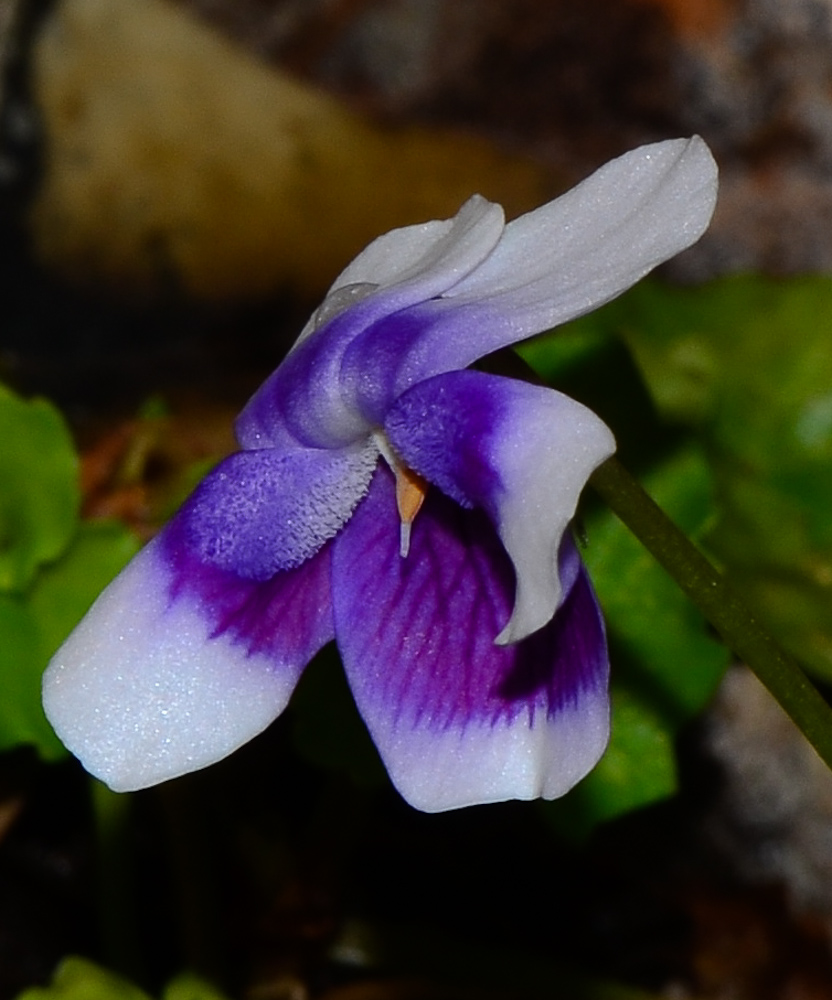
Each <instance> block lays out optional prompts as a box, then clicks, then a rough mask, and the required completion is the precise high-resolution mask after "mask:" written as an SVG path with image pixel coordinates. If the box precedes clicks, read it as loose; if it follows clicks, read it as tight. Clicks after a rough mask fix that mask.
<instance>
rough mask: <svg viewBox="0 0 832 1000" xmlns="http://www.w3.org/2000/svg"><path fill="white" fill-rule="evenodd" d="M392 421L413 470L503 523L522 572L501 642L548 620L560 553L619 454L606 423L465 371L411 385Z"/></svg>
mask: <svg viewBox="0 0 832 1000" xmlns="http://www.w3.org/2000/svg"><path fill="white" fill-rule="evenodd" d="M384 427H385V433H386V435H387V438H388V440H389V441H390V443H391V444H392V446H393V448H394V449H395V451H396V452H397V453H398V454H399V455H400V456H401V458H402V459H403V460H404V462H405V463H406V464H407V465H408V466H410V467H411V468H412V469H414V470H415V471H416V472H418V473H419V475H420V476H422V477H423V478H424V479H427V480H428V481H429V482H430V483H432V484H434V485H435V486H437V487H438V488H439V489H440V490H442V491H443V492H444V493H445V494H447V495H448V496H450V497H452V498H453V499H454V500H456V501H457V502H458V503H461V504H463V505H464V506H468V507H480V508H482V509H483V510H485V511H486V513H487V514H488V515H489V517H490V518H491V520H492V521H493V523H494V525H495V527H496V528H497V531H498V533H499V535H500V539H501V540H502V543H503V545H504V546H505V549H506V551H507V552H508V554H509V556H510V557H511V560H512V562H513V563H514V568H515V571H516V576H517V589H516V596H515V600H514V610H513V612H512V614H511V618H510V619H509V620H508V622H507V623H506V622H501V623H500V628H501V629H502V631H501V632H500V635H499V636H498V637H497V642H499V643H510V642H517V641H518V640H521V639H524V638H525V637H526V636H528V635H530V634H531V633H532V632H534V631H536V630H537V629H539V628H541V627H542V626H544V625H545V624H546V623H547V622H548V621H550V619H551V618H552V615H553V614H554V613H555V609H556V608H557V606H558V604H559V602H560V600H561V580H560V573H559V570H558V551H559V549H560V545H561V539H562V538H563V535H564V532H565V531H566V529H567V526H568V524H569V522H570V521H571V520H572V518H573V517H574V516H575V508H576V507H577V503H578V497H579V496H580V493H581V490H582V489H583V488H584V486H585V484H586V481H587V479H588V478H589V475H590V473H591V472H592V471H593V469H595V468H596V467H597V466H598V465H600V464H601V462H603V461H604V460H605V459H606V458H609V456H610V455H612V453H613V452H614V451H615V439H614V438H613V436H612V432H611V431H610V430H609V428H608V427H607V426H606V424H605V423H604V422H603V421H602V420H601V419H600V418H599V417H597V416H596V415H595V414H594V413H593V412H592V411H591V410H589V409H587V407H585V406H583V405H582V404H581V403H578V402H576V401H575V400H574V399H570V398H569V397H568V396H565V395H563V394H562V393H559V392H556V391H555V390H554V389H545V388H542V387H540V386H535V385H529V384H527V383H525V382H518V381H515V380H514V379H507V378H501V377H499V376H496V375H487V374H485V373H483V372H477V371H470V370H466V371H461V372H449V373H447V374H445V375H437V376H434V377H433V378H430V379H427V380H425V381H424V382H421V383H419V384H418V385H416V386H414V387H413V388H412V389H410V390H408V391H407V392H406V393H404V395H402V396H401V397H400V398H399V399H398V400H397V401H396V403H395V404H394V406H393V408H392V409H391V410H390V412H389V413H388V415H387V420H386V421H385V425H384ZM420 517H421V515H420V516H419V517H417V520H416V523H415V524H414V526H413V533H414V535H415V534H416V533H417V532H418V531H419V530H420V529H421V524H420V519H419V518H420ZM503 626H504V627H503ZM498 631H499V630H498Z"/></svg>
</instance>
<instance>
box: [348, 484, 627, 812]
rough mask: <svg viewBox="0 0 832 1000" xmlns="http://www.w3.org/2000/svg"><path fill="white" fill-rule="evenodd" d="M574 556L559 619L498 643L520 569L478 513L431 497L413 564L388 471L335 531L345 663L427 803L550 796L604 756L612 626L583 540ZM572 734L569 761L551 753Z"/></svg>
mask: <svg viewBox="0 0 832 1000" xmlns="http://www.w3.org/2000/svg"><path fill="white" fill-rule="evenodd" d="M563 560H564V577H565V578H566V579H565V582H567V583H569V582H571V589H569V592H568V595H567V597H566V599H565V601H564V604H563V605H562V607H561V609H560V611H559V612H558V614H557V616H556V618H555V619H554V621H553V622H552V623H551V624H550V625H549V626H547V627H546V628H544V629H541V630H540V631H539V632H537V633H536V634H535V635H533V636H531V637H530V638H528V639H526V640H524V641H522V642H519V643H516V644H514V645H512V646H497V645H495V644H494V636H495V635H496V633H497V632H498V631H499V630H500V628H501V627H502V625H503V624H504V623H505V620H506V618H507V617H508V615H509V613H510V610H511V603H512V597H513V592H514V576H513V572H512V567H511V563H510V562H509V560H508V558H507V557H506V555H505V553H504V551H503V549H502V546H501V545H500V543H499V540H498V539H497V536H496V534H495V533H494V530H493V528H492V527H491V525H490V523H489V521H488V519H487V518H486V517H485V516H484V515H483V514H482V513H480V512H479V511H475V510H465V509H463V508H461V507H459V506H458V505H456V504H455V503H454V502H453V501H451V500H449V499H447V498H446V497H444V496H443V495H442V494H441V493H439V491H437V490H431V491H429V493H428V496H427V499H426V501H425V504H424V506H423V508H422V510H421V511H420V513H419V515H418V516H417V518H416V521H415V523H414V525H413V533H412V538H411V548H410V553H409V555H408V556H407V558H404V559H403V558H401V557H400V556H399V552H398V516H397V513H396V507H395V499H394V495H393V480H392V476H391V475H390V473H389V472H388V471H387V470H386V469H384V468H381V469H379V471H378V472H377V474H376V478H375V479H374V480H373V484H372V486H371V489H370V492H369V494H368V495H367V497H366V498H365V499H364V500H363V501H362V503H361V504H360V506H359V507H358V509H357V511H356V513H355V515H354V516H353V519H352V520H351V521H350V523H349V525H348V526H347V528H346V529H345V531H344V532H342V534H341V535H339V537H338V538H337V539H336V541H335V543H334V545H333V602H334V611H335V622H336V634H337V640H338V645H339V647H340V649H341V654H342V657H343V660H344V666H345V669H346V672H347V675H348V678H349V680H350V684H351V686H352V689H353V693H354V695H355V698H356V702H357V704H358V707H359V710H360V711H361V713H362V715H363V716H364V718H365V720H366V722H367V725H368V727H369V729H370V732H371V734H372V736H373V738H374V739H375V741H376V743H377V745H378V747H379V751H380V752H381V754H382V757H383V759H384V760H385V763H386V765H387V767H388V769H389V770H390V773H391V776H392V778H393V780H394V782H395V783H396V784H397V786H398V787H399V789H400V791H402V794H404V795H405V797H406V798H408V800H409V801H411V802H412V803H413V804H414V805H417V806H418V807H419V808H424V809H429V810H436V809H445V808H453V807H455V806H459V805H466V804H470V803H471V802H476V801H497V800H500V799H504V798H511V797H521V798H527V797H534V796H537V795H541V794H543V795H547V796H550V797H551V796H554V795H558V794H562V793H563V792H564V791H566V788H567V787H568V786H570V785H571V784H573V783H574V782H575V781H576V780H578V778H579V777H581V776H582V775H583V774H584V773H586V771H587V770H588V769H589V768H590V767H591V766H592V765H594V763H595V762H596V761H597V758H598V756H599V755H600V753H601V750H602V748H603V745H604V743H605V740H606V719H607V709H606V693H605V692H606V681H607V671H608V665H607V656H606V644H605V638H604V630H603V624H602V621H601V618H600V614H599V612H598V608H597V604H596V603H595V600H594V596H593V595H592V591H591V588H590V586H589V583H588V581H587V579H586V576H585V573H584V572H583V570H582V569H581V568H579V564H578V560H577V557H576V554H575V552H574V546H573V545H572V543H571V542H570V541H567V542H566V543H565V544H564V551H563ZM584 712H586V713H588V714H587V718H586V723H587V724H586V733H585V738H584V736H582V735H581V732H582V727H581V725H580V724H579V723H580V721H581V717H582V713H584ZM576 719H577V720H578V721H577V722H575V720H576ZM573 723H574V724H573ZM567 736H568V739H567ZM562 739H567V743H568V744H569V746H571V747H572V750H570V753H569V756H568V759H567V758H566V757H562V756H560V757H559V759H556V760H550V759H549V752H550V751H551V752H553V753H555V754H556V756H559V755H560V754H561V751H560V750H558V749H556V748H557V747H560V746H561V741H562ZM564 745H565V744H564ZM553 748H554V749H553ZM480 750H482V753H480V752H479V751H480ZM440 751H441V752H440ZM435 754H439V757H437V758H436V759H434V755H435ZM445 756H447V759H444V760H443V759H441V758H443V757H445ZM455 769H456V773H453V772H454V771H455ZM443 771H445V772H447V773H445V774H442V773H441V772H443Z"/></svg>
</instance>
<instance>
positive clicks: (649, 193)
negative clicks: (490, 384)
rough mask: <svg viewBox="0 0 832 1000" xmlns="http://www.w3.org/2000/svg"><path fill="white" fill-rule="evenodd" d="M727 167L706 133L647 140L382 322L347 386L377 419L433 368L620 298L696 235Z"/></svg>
mask: <svg viewBox="0 0 832 1000" xmlns="http://www.w3.org/2000/svg"><path fill="white" fill-rule="evenodd" d="M716 190H717V168H716V164H715V163H714V160H713V157H712V156H711V154H710V151H709V150H708V147H707V146H706V145H705V143H704V142H703V141H702V140H701V139H700V138H699V137H698V136H694V137H693V138H692V139H673V140H669V141H667V142H660V143H655V144H654V145H650V146H642V147H641V148H640V149H636V150H633V151H632V152H630V153H626V154H625V155H624V156H621V157H619V158H618V159H616V160H613V161H611V162H610V163H607V164H606V165H605V166H603V167H601V168H600V169H599V170H597V171H596V172H595V173H594V174H592V176H590V177H588V178H587V179H586V180H585V181H584V182H583V183H581V184H579V185H578V186H577V187H575V188H573V189H572V190H571V191H568V192H567V193H566V194H564V195H562V196H561V197H560V198H557V199H555V201H552V202H550V203H549V204H548V205H544V206H543V207H542V208H539V209H536V210H535V211H533V212H530V213H528V214H527V215H524V216H522V217H520V218H519V219H515V220H514V221H513V222H510V223H509V224H508V225H507V226H506V228H505V230H504V232H503V235H502V237H501V238H500V241H499V243H498V244H497V245H496V246H495V248H494V250H493V251H492V252H491V253H490V254H489V255H488V257H487V258H486V259H485V260H484V261H483V262H482V263H481V264H480V265H479V266H478V267H477V268H476V269H475V270H473V271H471V272H470V273H469V274H468V275H465V276H461V277H460V280H459V282H458V283H457V284H455V285H454V286H453V287H452V288H449V289H448V290H447V291H445V292H443V293H442V295H441V297H439V298H435V299H432V300H431V301H423V302H421V303H420V304H417V305H414V306H412V307H410V308H408V309H405V310H403V311H401V312H399V313H396V314H395V315H391V316H388V317H387V318H386V319H384V320H382V321H380V322H377V323H375V325H374V326H372V327H370V328H368V329H367V330H366V331H365V332H364V333H363V334H362V335H361V336H360V337H359V338H356V339H355V341H354V342H353V344H352V345H351V346H350V348H349V350H348V352H347V353H346V354H345V356H344V380H345V383H349V384H352V383H355V384H359V383H360V377H361V373H366V372H367V371H368V370H372V367H373V365H374V364H376V363H377V359H378V358H379V357H382V358H384V371H385V380H384V381H383V382H372V381H371V382H370V383H369V384H366V385H362V386H361V388H360V394H361V395H360V405H361V407H362V409H363V410H364V412H365V413H366V414H367V415H368V417H369V418H371V419H378V416H379V414H383V413H384V412H385V410H386V408H387V407H388V406H389V405H390V403H391V402H392V400H393V399H395V397H396V396H397V395H399V394H400V393H401V392H404V391H405V390H406V389H407V388H408V387H409V386H411V385H413V384H415V383H416V382H418V381H420V380H422V379H424V378H428V377H429V376H431V375H436V374H439V373H440V372H444V371H451V370H453V369H457V368H466V367H467V366H468V365H470V364H472V363H473V362H474V361H476V360H477V359H478V358H481V357H483V356H484V355H485V354H488V353H490V352H492V351H495V350H497V349H498V348H500V347H505V346H507V345H509V344H515V343H518V342H519V341H521V340H524V339H525V338H527V337H531V336H533V335H534V334H537V333H541V332H542V331H544V330H547V329H550V328H552V327H554V326H557V325H559V324H561V323H564V322H566V321H567V320H570V319H574V318H576V317H577V316H582V315H583V314H584V313H587V312H589V311H590V310H592V309H596V308H598V307H599V306H601V305H603V304H604V303H605V302H608V301H609V300H610V299H613V298H615V296H617V295H619V294H620V293H621V292H623V291H625V290H626V289H627V288H629V287H630V286H631V285H634V284H635V283H636V282H637V281H638V280H639V279H641V278H642V277H644V275H646V274H647V273H648V272H649V271H651V270H652V269H653V268H654V267H656V265H657V264H660V263H662V262H663V261H665V260H668V259H669V258H670V257H673V256H674V255H675V254H677V253H679V252H680V251H681V250H684V249H685V248H686V247H688V246H690V245H691V244H692V243H695V242H696V240H698V239H699V237H700V236H701V235H702V233H703V232H704V231H705V229H706V227H707V225H708V222H709V221H710V218H711V215H712V213H713V209H714V205H715V201H716Z"/></svg>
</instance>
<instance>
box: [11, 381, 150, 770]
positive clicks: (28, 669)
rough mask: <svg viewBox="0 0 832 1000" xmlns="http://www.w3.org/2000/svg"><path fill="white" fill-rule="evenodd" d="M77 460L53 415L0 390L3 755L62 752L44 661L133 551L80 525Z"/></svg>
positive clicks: (103, 527)
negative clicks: (46, 695) (45, 694)
mask: <svg viewBox="0 0 832 1000" xmlns="http://www.w3.org/2000/svg"><path fill="white" fill-rule="evenodd" d="M79 503H80V490H79V485H78V459H77V456H76V453H75V449H74V447H73V444H72V439H71V437H70V434H69V431H68V429H67V427H66V425H65V423H64V421H63V419H62V417H61V415H60V414H59V413H58V411H57V410H56V409H55V408H54V407H52V406H51V405H50V404H49V403H47V402H46V401H44V400H40V399H35V400H32V401H26V400H23V399H20V398H19V397H18V396H16V395H14V394H13V393H12V392H10V391H9V390H8V389H6V388H4V387H0V678H1V679H2V685H3V699H2V702H0V750H5V749H10V748H12V747H15V746H18V745H20V744H32V745H34V746H35V747H36V748H37V749H38V751H39V752H40V753H41V755H42V756H43V757H45V758H46V759H53V758H56V757H59V756H61V755H62V754H64V753H65V750H64V749H63V747H62V746H61V744H60V743H59V741H58V739H57V738H56V736H55V735H54V733H53V732H52V729H51V727H50V726H49V723H48V722H47V721H46V718H45V716H44V714H43V711H42V709H41V704H40V679H41V674H42V673H43V670H44V668H45V667H46V664H47V663H48V662H49V658H50V656H51V655H52V654H53V653H54V652H55V650H56V649H57V648H58V646H59V645H60V644H61V642H63V640H64V639H65V638H66V636H67V635H68V634H69V632H70V631H71V630H72V628H73V627H74V626H75V624H76V623H77V622H78V621H79V619H80V618H81V616H82V615H83V614H84V612H85V611H86V610H87V608H88V607H89V606H90V604H92V602H93V600H94V599H95V597H96V596H97V595H98V593H99V592H100V591H101V589H102V588H103V587H104V586H105V585H106V584H107V583H108V582H109V581H110V580H111V579H112V577H113V576H114V575H115V574H116V573H117V572H118V570H119V569H121V567H122V566H123V565H124V564H125V562H126V561H127V560H128V559H129V558H130V557H131V556H132V555H133V553H134V552H135V551H136V549H137V547H138V545H137V542H136V540H135V538H134V537H133V535H131V534H130V532H129V531H128V530H127V528H125V527H123V526H122V525H120V524H116V523H104V522H83V521H81V519H80V517H79Z"/></svg>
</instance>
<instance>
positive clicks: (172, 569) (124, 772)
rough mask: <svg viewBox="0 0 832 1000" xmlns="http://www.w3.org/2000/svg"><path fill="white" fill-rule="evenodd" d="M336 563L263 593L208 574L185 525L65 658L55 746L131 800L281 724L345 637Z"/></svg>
mask: <svg viewBox="0 0 832 1000" xmlns="http://www.w3.org/2000/svg"><path fill="white" fill-rule="evenodd" d="M330 552H331V547H330V546H326V547H325V548H324V549H322V550H321V551H320V552H319V553H318V555H317V556H315V557H314V558H313V559H311V560H309V561H308V562H307V563H304V564H303V566H301V567H299V568H298V569H295V570H291V571H289V572H287V573H281V574H278V575H277V576H276V577H275V578H273V579H272V580H269V581H266V582H264V583H254V582H252V581H250V580H240V579H239V578H237V577H235V576H234V575H233V574H230V573H226V572H223V571H221V570H217V569H214V568H211V567H206V566H203V565H200V563H199V562H198V560H197V559H196V558H195V557H194V556H193V555H192V554H190V553H188V552H187V550H185V549H183V547H182V543H181V538H180V537H179V536H178V533H177V530H176V523H175V522H174V523H173V524H172V525H171V526H170V527H169V528H167V529H165V531H164V532H163V533H162V534H161V535H160V536H159V537H157V538H156V539H154V541H152V542H151V543H150V544H149V545H147V546H146V547H145V548H144V549H143V550H142V551H141V552H140V553H139V554H138V556H136V558H135V559H134V560H133V561H132V562H131V563H130V564H129V566H127V568H126V569H125V570H124V571H123V572H122V573H121V574H120V575H119V576H118V577H117V578H116V579H115V580H114V581H113V582H112V583H111V584H110V586H109V587H108V588H107V589H106V590H105V591H104V592H103V593H102V594H101V596H100V597H99V598H98V600H97V601H96V602H95V604H94V605H93V607H92V608H91V609H90V611H89V613H88V614H87V616H86V617H85V618H84V619H83V620H82V622H81V623H80V625H78V627H77V628H76V629H75V631H74V632H73V633H72V634H71V635H70V637H69V638H68V639H67V641H66V642H65V643H64V644H63V646H62V647H61V648H60V649H59V650H58V652H57V653H56V654H55V656H54V657H53V659H52V661H51V663H50V665H49V667H48V669H47V671H46V673H45V675H44V680H43V704H44V709H45V711H46V715H47V717H48V719H49V721H50V722H51V723H52V725H53V727H54V728H55V732H56V733H57V734H58V736H59V737H60V739H61V740H62V742H63V743H64V744H65V745H66V746H67V748H68V749H69V750H71V751H72V752H73V753H74V754H75V755H76V756H77V757H78V758H79V759H80V760H81V763H82V764H83V765H84V766H85V767H86V768H87V770H88V771H90V772H91V773H92V774H94V775H95V776H96V777H97V778H100V779H101V780H102V781H104V782H105V783H106V784H108V785H109V786H110V787H111V788H113V789H114V790H115V791H120V792H124V791H135V790H137V789H139V788H146V787H148V786H150V785H154V784H157V783H158V782H161V781H166V780H168V779H169V778H175V777H178V776H179V775H182V774H186V773H188V772H190V771H195V770H198V769H199V768H202V767H206V766H207V765H209V764H213V763H214V762H216V761H218V760H221V759H222V758H223V757H225V756H227V755H228V754H230V753H232V752H233V751H234V750H236V749H237V748H238V747H239V746H241V745H242V744H243V743H246V742H247V741H248V740H250V739H252V738H253V737H254V736H256V735H257V734H258V733H260V732H261V731H262V730H263V729H265V728H266V726H268V725H269V723H270V722H272V720H273V719H275V718H276V717H277V716H278V715H279V714H280V713H281V712H282V711H283V709H284V708H285V706H286V703H287V702H288V700H289V696H290V695H291V693H292V690H293V689H294V687H295V684H296V683H297V680H298V677H299V676H300V673H301V671H302V669H303V667H304V666H305V664H306V663H307V662H308V660H309V659H310V658H311V657H312V656H313V655H314V654H315V653H316V652H317V651H318V649H320V648H321V646H323V645H324V644H325V643H326V642H328V641H330V640H331V639H332V637H333V624H332V609H331V600H330Z"/></svg>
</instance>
